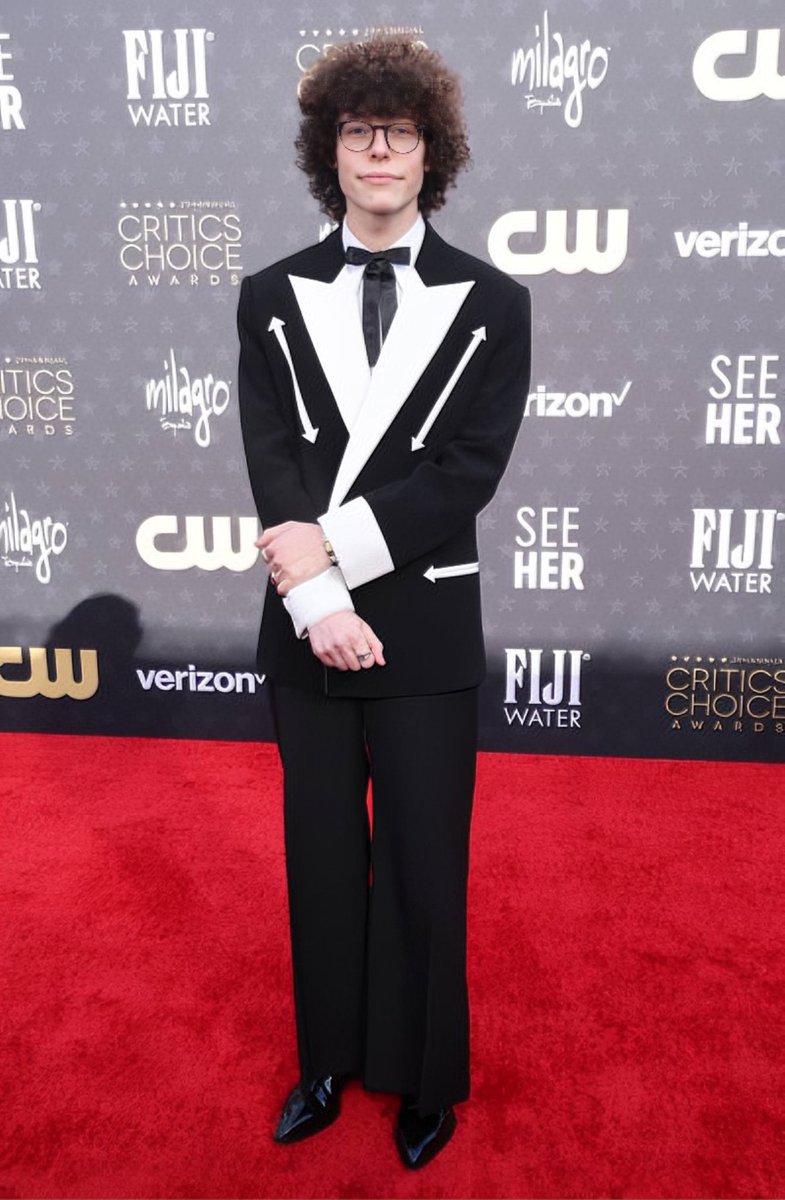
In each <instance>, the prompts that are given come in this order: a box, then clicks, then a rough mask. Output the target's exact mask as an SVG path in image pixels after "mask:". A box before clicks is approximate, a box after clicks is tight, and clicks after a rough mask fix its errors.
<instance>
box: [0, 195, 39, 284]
mask: <svg viewBox="0 0 785 1200" xmlns="http://www.w3.org/2000/svg"><path fill="white" fill-rule="evenodd" d="M40 211H41V205H40V204H39V203H38V201H37V200H0V292H1V291H3V290H4V289H6V288H7V289H8V290H9V291H10V290H14V289H15V290H17V291H40V290H41V275H40V271H39V269H38V266H37V263H38V247H37V245H36V238H35V214H36V213H39V212H40Z"/></svg>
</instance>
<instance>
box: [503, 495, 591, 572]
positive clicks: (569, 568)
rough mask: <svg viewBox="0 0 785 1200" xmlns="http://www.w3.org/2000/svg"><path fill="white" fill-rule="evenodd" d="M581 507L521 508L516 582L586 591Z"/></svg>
mask: <svg viewBox="0 0 785 1200" xmlns="http://www.w3.org/2000/svg"><path fill="white" fill-rule="evenodd" d="M579 516H580V509H579V508H574V507H573V508H553V507H545V508H540V509H537V508H530V507H529V506H528V505H524V506H523V507H522V508H519V509H518V512H517V514H516V521H517V523H518V525H519V526H520V528H521V532H520V533H518V534H516V535H515V544H516V545H517V546H518V547H520V549H518V550H516V551H515V553H514V554H513V586H514V587H516V588H530V589H541V590H543V591H554V590H556V591H569V590H571V589H573V588H574V589H576V590H577V591H583V567H584V562H583V555H582V554H581V553H580V551H579V550H578V542H577V536H576V535H577V534H578V533H579V532H580V524H579V520H578V518H579Z"/></svg>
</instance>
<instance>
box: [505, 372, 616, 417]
mask: <svg viewBox="0 0 785 1200" xmlns="http://www.w3.org/2000/svg"><path fill="white" fill-rule="evenodd" d="M631 387H632V380H631V379H628V380H627V382H626V383H625V385H624V387H623V388H622V389H621V391H620V392H555V391H550V390H549V389H548V388H547V387H546V385H545V384H544V383H540V384H538V385H537V387H536V389H535V390H534V391H533V392H529V396H528V399H527V400H526V416H528V417H610V416H611V415H612V414H613V413H614V412H615V411H616V409H617V408H621V406H622V404H623V403H624V401H625V400H626V399H627V393H628V392H629V390H630V388H631Z"/></svg>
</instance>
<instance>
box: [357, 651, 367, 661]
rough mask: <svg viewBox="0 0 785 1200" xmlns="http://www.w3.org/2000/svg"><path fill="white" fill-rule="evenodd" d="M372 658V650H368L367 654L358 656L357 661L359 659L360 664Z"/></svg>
mask: <svg viewBox="0 0 785 1200" xmlns="http://www.w3.org/2000/svg"><path fill="white" fill-rule="evenodd" d="M355 653H357V652H356V651H355ZM370 657H371V652H370V650H366V652H365V654H358V655H357V659H358V661H359V662H364V661H365V659H366V658H370Z"/></svg>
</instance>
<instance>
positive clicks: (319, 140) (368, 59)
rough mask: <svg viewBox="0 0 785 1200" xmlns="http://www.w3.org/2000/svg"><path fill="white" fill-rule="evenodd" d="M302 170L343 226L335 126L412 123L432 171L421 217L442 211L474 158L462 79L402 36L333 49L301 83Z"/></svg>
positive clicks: (327, 210)
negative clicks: (342, 119)
mask: <svg viewBox="0 0 785 1200" xmlns="http://www.w3.org/2000/svg"><path fill="white" fill-rule="evenodd" d="M298 98H299V101H300V110H301V112H302V114H303V116H302V120H301V122H300V129H299V132H298V134H297V139H296V141H295V147H296V149H297V166H298V167H300V168H301V170H303V171H305V173H306V175H307V176H308V179H309V184H308V186H309V189H310V192H311V195H312V196H314V197H315V198H316V200H318V201H319V206H320V208H321V209H322V211H323V212H325V213H327V215H328V216H330V217H332V218H333V220H335V221H340V220H341V218H342V217H343V216H344V214H345V212H346V201H345V199H344V196H343V192H342V191H341V189H340V187H339V185H338V171H337V168H336V166H335V138H336V130H335V126H336V123H337V121H338V117H339V115H340V114H341V113H342V112H347V113H351V114H352V115H354V116H358V117H361V116H380V117H403V116H407V117H410V118H411V119H412V120H414V121H416V122H417V124H418V125H421V126H423V128H424V130H425V134H424V138H425V153H426V161H427V163H428V166H429V170H428V171H426V172H425V180H424V183H423V186H422V190H421V191H420V195H419V206H420V210H421V212H422V214H423V216H426V217H427V216H429V215H430V214H431V213H432V212H435V211H436V210H437V209H439V208H441V207H442V205H443V204H444V202H445V199H446V192H447V189H448V188H449V187H453V186H454V184H455V179H456V176H457V175H458V172H459V171H460V170H461V169H462V168H463V167H465V166H466V165H467V163H468V162H469V158H470V153H469V144H468V142H467V140H466V126H465V123H464V119H463V113H462V111H461V90H460V84H459V82H458V77H457V75H455V74H454V73H453V72H452V71H450V70H449V69H448V68H447V67H446V66H445V64H444V63H443V61H442V59H441V57H440V55H439V54H437V53H436V52H435V51H434V50H429V49H428V47H427V46H426V45H424V43H422V42H420V41H414V40H412V38H410V37H406V38H404V37H401V35H400V34H397V35H393V34H382V35H380V34H374V35H373V36H372V37H371V38H369V39H368V40H367V41H364V42H346V43H344V44H343V45H338V46H331V47H330V48H329V49H328V50H327V52H326V53H325V55H324V56H323V57H322V58H320V59H319V60H318V61H317V62H316V63H315V65H314V66H313V67H311V68H310V70H309V71H308V72H307V73H306V74H305V75H304V76H303V78H302V80H301V82H300V90H299V97H298Z"/></svg>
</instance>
